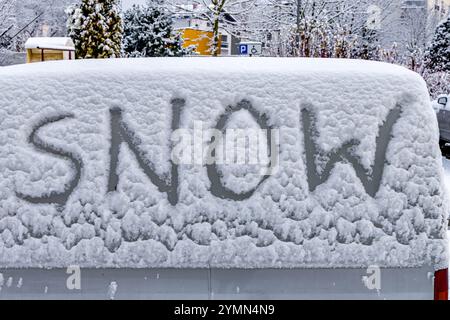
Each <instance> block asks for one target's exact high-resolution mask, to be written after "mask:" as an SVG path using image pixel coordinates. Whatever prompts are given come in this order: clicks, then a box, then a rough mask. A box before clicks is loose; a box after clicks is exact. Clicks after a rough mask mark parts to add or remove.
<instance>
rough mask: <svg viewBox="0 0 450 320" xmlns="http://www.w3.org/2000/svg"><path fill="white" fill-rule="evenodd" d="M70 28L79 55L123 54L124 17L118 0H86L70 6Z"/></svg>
mask: <svg viewBox="0 0 450 320" xmlns="http://www.w3.org/2000/svg"><path fill="white" fill-rule="evenodd" d="M66 13H67V15H68V20H67V28H68V33H69V36H70V37H71V38H72V40H73V42H74V43H75V49H76V56H77V58H79V59H98V58H117V57H120V56H121V48H122V32H123V27H122V19H121V17H120V13H119V7H118V5H117V0H82V2H81V4H79V5H73V6H70V7H69V8H68V9H67V10H66Z"/></svg>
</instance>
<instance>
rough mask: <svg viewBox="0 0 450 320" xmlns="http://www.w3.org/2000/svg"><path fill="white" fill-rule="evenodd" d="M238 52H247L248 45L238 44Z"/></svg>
mask: <svg viewBox="0 0 450 320" xmlns="http://www.w3.org/2000/svg"><path fill="white" fill-rule="evenodd" d="M239 53H240V54H248V46H247V45H246V44H241V45H239Z"/></svg>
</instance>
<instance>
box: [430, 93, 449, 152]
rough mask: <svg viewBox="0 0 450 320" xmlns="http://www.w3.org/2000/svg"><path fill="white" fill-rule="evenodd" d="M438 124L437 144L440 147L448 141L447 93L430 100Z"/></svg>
mask: <svg viewBox="0 0 450 320" xmlns="http://www.w3.org/2000/svg"><path fill="white" fill-rule="evenodd" d="M432 106H433V109H434V111H435V112H436V115H437V119H438V124H439V136H440V138H439V145H440V146H441V148H443V147H445V145H446V144H448V143H450V99H449V96H448V95H445V94H443V95H440V96H439V97H438V98H437V99H436V100H435V101H433V102H432Z"/></svg>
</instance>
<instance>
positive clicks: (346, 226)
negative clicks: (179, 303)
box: [0, 58, 448, 269]
mask: <svg viewBox="0 0 450 320" xmlns="http://www.w3.org/2000/svg"><path fill="white" fill-rule="evenodd" d="M0 93H1V94H0V267H64V266H68V265H72V264H78V265H80V266H82V267H131V268H144V267H176V268H184V267H194V268H196V267H210V266H211V267H219V268H234V267H239V268H297V267H298V268H316V267H325V268H326V267H366V266H369V265H379V266H385V267H405V266H423V265H428V266H433V267H434V268H436V269H440V268H445V267H447V265H448V254H447V250H448V244H447V233H446V219H447V217H448V196H447V193H446V191H445V187H444V184H443V169H442V163H441V156H440V151H439V147H438V136H439V133H438V128H437V120H436V116H435V113H434V111H433V110H432V108H431V105H430V101H429V96H428V92H427V88H426V85H425V83H424V81H423V80H422V79H421V78H420V77H419V76H418V75H417V74H415V73H413V72H410V71H408V70H406V69H404V68H401V67H397V66H393V65H388V64H383V63H377V62H362V61H347V60H334V59H327V60H320V59H309V60H308V59H277V58H224V59H221V58H218V59H213V58H169V59H167V58H151V59H111V60H101V61H96V60H90V61H89V60H86V61H70V62H67V61H66V62H45V63H39V64H33V65H26V66H25V65H24V66H14V67H6V68H1V69H0ZM174 98H181V99H184V100H185V106H184V108H183V110H182V113H181V120H180V126H181V128H186V129H189V130H193V128H194V122H195V121H202V122H203V125H204V126H207V127H210V128H214V126H215V124H216V123H217V120H218V118H219V117H220V116H221V115H222V114H223V113H224V111H225V110H226V108H227V107H228V106H234V105H236V104H238V103H239V102H240V101H242V100H248V101H249V102H250V103H251V104H252V106H253V107H254V108H255V109H256V110H257V111H258V112H260V113H261V114H265V115H266V116H267V119H268V122H269V124H270V125H271V126H272V127H274V128H278V129H279V130H280V138H279V140H280V168H279V170H278V171H277V172H276V173H275V174H274V175H272V176H270V177H269V178H268V179H267V180H265V181H264V182H263V183H262V184H261V185H260V186H259V187H258V189H257V190H256V192H255V193H254V194H253V196H251V197H250V198H249V199H247V200H244V201H232V200H229V199H221V198H217V197H215V196H214V195H212V194H211V192H210V190H209V188H210V185H211V182H210V180H209V179H208V175H207V172H206V171H207V170H206V169H205V167H204V166H201V165H180V167H179V186H178V193H179V201H178V202H177V204H176V205H175V206H174V205H172V204H171V203H169V201H168V197H167V194H166V193H164V192H160V191H159V190H158V188H157V187H156V186H155V185H153V184H152V183H151V182H150V180H149V179H148V177H147V176H146V175H145V174H144V172H143V170H142V169H141V168H140V166H139V164H138V161H137V159H136V157H135V155H134V154H133V153H132V152H131V151H130V148H129V147H128V146H127V144H126V143H122V144H121V147H120V153H119V163H118V167H117V174H118V176H119V183H118V185H117V190H116V191H114V192H108V190H107V187H108V175H109V164H110V154H109V152H110V143H111V128H110V116H109V115H110V113H109V110H110V108H114V107H116V108H117V107H120V108H121V109H122V111H123V119H124V121H125V122H126V124H127V125H128V126H129V127H130V129H131V130H132V131H133V132H134V133H135V135H136V139H137V140H138V141H139V146H140V148H141V150H143V153H144V154H143V155H142V157H143V158H144V159H145V161H147V162H148V163H149V164H152V165H153V166H154V171H155V172H156V173H157V174H158V175H159V176H161V177H168V176H170V161H169V159H170V152H171V140H170V139H171V117H172V115H171V103H170V102H171V100H172V99H174ZM397 105H400V106H401V109H402V114H401V117H400V118H399V119H398V121H397V122H396V123H395V125H394V126H393V129H392V139H391V141H390V143H389V146H388V148H387V153H386V163H385V168H384V174H383V177H382V180H381V185H380V188H379V191H378V192H377V194H376V195H375V197H371V196H369V195H368V194H367V193H366V192H365V189H364V187H363V185H362V183H361V181H360V180H359V179H358V177H357V175H356V174H355V169H354V168H353V166H352V165H351V164H350V163H347V162H346V161H340V162H338V163H337V164H336V165H335V167H334V169H333V170H332V171H331V174H330V177H329V179H328V180H327V181H325V182H324V183H323V184H321V185H319V186H318V187H317V188H316V189H315V190H314V191H310V190H309V188H308V180H307V173H306V164H305V161H306V160H305V148H304V144H303V141H304V137H303V131H302V122H301V115H302V113H301V110H302V107H304V106H310V108H312V112H313V114H314V115H315V118H316V127H317V133H316V136H315V137H314V139H315V140H316V143H317V146H318V149H320V150H322V151H323V152H324V153H325V154H326V153H327V152H330V151H333V150H335V149H338V148H340V147H341V146H342V145H343V144H345V143H346V142H348V141H350V140H356V141H358V144H357V145H356V146H355V147H354V148H353V150H352V153H353V155H354V156H355V157H356V158H357V159H358V160H359V161H360V163H361V165H362V166H363V167H364V168H366V169H367V170H370V168H371V166H372V164H373V162H374V158H375V149H376V148H375V147H376V146H375V142H376V138H377V135H378V128H379V126H381V125H382V124H383V122H384V121H385V119H386V117H387V115H388V113H389V111H390V110H392V109H393V108H395V107H396V106H397ZM245 113H248V112H247V111H245V110H241V111H239V112H237V113H236V114H234V115H233V117H231V118H230V120H229V123H228V124H227V126H230V127H242V128H245V127H252V126H255V122H254V120H253V118H252V117H251V116H249V115H246V114H245ZM61 114H72V115H73V117H72V118H66V119H64V120H61V121H58V122H54V123H51V124H50V125H47V126H44V127H42V128H41V129H40V130H38V132H37V133H36V134H37V136H38V137H39V139H40V140H41V141H43V142H45V143H46V144H48V145H50V146H53V147H54V148H58V149H61V150H65V151H69V152H71V153H72V154H76V155H78V156H79V158H80V159H82V163H83V168H82V171H81V178H80V180H79V183H78V185H77V186H76V188H75V189H74V191H73V192H72V194H71V195H70V197H69V199H68V201H67V203H66V204H65V205H64V206H61V205H56V204H33V203H30V202H27V201H26V200H23V199H21V198H19V197H18V194H25V195H29V196H30V197H39V196H42V195H48V194H50V193H51V192H52V191H54V192H62V191H64V188H65V187H67V184H69V183H70V181H71V180H72V179H73V176H74V172H75V170H74V168H73V164H72V163H71V162H70V161H68V160H67V159H65V158H60V157H56V156H55V155H52V154H49V153H45V152H41V151H39V150H36V148H35V146H33V145H32V144H30V143H29V136H30V134H31V133H32V130H33V128H34V127H35V126H36V125H37V124H39V123H41V122H42V121H43V120H45V119H46V118H50V117H54V116H58V115H61ZM207 143H208V141H204V144H205V145H206V144H207ZM326 162H327V159H323V157H322V158H321V157H316V166H317V168H318V171H319V172H320V170H321V168H323V164H324V163H325V164H326ZM222 169H223V170H222V172H223V174H224V175H225V176H224V179H223V181H222V182H223V184H224V185H226V186H227V187H228V188H230V189H234V192H236V193H241V192H245V191H246V190H249V189H251V188H252V187H255V186H256V184H257V183H258V179H255V176H254V174H252V172H251V170H252V169H251V168H250V169H249V171H250V172H247V173H248V174H246V172H242V170H244V169H242V170H239V168H235V167H231V169H230V168H222Z"/></svg>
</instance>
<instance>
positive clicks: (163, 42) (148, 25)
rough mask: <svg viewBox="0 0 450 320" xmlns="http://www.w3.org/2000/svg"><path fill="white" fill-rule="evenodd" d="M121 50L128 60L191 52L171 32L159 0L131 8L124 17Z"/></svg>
mask: <svg viewBox="0 0 450 320" xmlns="http://www.w3.org/2000/svg"><path fill="white" fill-rule="evenodd" d="M123 50H124V53H125V55H126V56H128V57H165V56H169V57H174V56H183V55H186V54H188V53H189V52H190V50H188V49H184V48H183V39H182V38H181V35H180V33H178V32H176V31H174V29H173V22H172V18H171V15H170V13H169V12H168V11H167V10H166V8H165V7H164V6H163V1H161V0H151V1H148V4H147V5H146V6H139V5H134V6H133V7H132V8H131V9H129V10H127V11H126V12H125V14H124V37H123Z"/></svg>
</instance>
